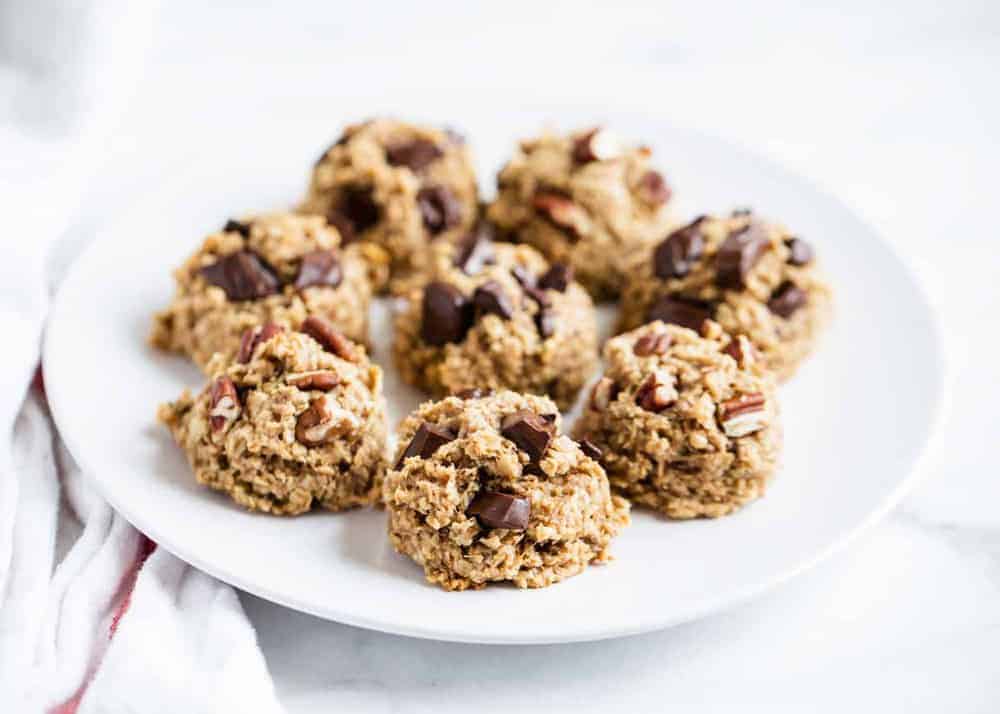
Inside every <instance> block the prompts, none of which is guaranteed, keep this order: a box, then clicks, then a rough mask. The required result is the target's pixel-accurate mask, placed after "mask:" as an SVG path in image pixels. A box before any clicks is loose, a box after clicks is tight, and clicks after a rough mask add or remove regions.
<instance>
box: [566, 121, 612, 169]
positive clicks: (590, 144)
mask: <svg viewBox="0 0 1000 714" xmlns="http://www.w3.org/2000/svg"><path fill="white" fill-rule="evenodd" d="M623 153H625V149H624V147H623V146H622V142H621V141H620V140H619V139H618V137H617V136H615V135H614V134H613V133H611V132H610V131H608V130H607V129H602V128H601V127H595V128H594V129H591V130H590V131H588V132H585V133H583V134H580V135H579V136H577V137H576V139H574V141H573V159H574V160H575V161H576V162H578V163H581V164H586V163H589V162H591V161H609V160H611V159H617V158H618V157H619V156H621V155H622V154H623Z"/></svg>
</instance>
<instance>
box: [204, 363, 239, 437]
mask: <svg viewBox="0 0 1000 714" xmlns="http://www.w3.org/2000/svg"><path fill="white" fill-rule="evenodd" d="M210 399H211V407H210V408H209V412H208V416H209V422H210V423H211V426H212V433H213V434H222V433H224V432H226V431H228V430H229V427H230V426H232V425H233V422H234V421H236V420H237V419H239V418H240V414H241V413H242V411H243V407H242V406H241V405H240V395H239V393H238V392H237V391H236V385H235V384H233V380H231V379H230V378H229V377H218V378H216V380H215V381H214V382H212V392H211V395H210Z"/></svg>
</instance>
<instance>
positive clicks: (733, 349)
mask: <svg viewBox="0 0 1000 714" xmlns="http://www.w3.org/2000/svg"><path fill="white" fill-rule="evenodd" d="M723 351H724V352H725V353H726V354H727V355H729V356H730V357H732V358H733V359H734V360H736V364H737V365H739V367H740V368H742V369H747V368H748V367H752V366H753V365H754V364H755V363H756V362H757V351H756V350H755V349H754V348H753V344H751V342H750V339H749V338H748V337H747V336H746V335H737V336H736V337H734V338H733V339H732V340H730V342H729V344H728V345H726V347H725V349H724V350H723Z"/></svg>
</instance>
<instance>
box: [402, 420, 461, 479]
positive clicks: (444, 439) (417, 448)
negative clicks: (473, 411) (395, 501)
mask: <svg viewBox="0 0 1000 714" xmlns="http://www.w3.org/2000/svg"><path fill="white" fill-rule="evenodd" d="M454 440H455V432H453V431H452V430H451V429H449V428H448V427H446V426H437V425H436V424H428V423H427V422H424V423H423V424H421V425H420V428H419V429H417V433H416V434H414V435H413V438H412V439H411V440H410V443H409V444H407V446H406V450H405V451H403V453H402V455H401V456H400V457H399V461H397V462H396V470H397V471H398V470H399V469H400V468H402V466H403V463H404V462H405V461H406V460H407V459H408V458H410V457H411V456H419V457H420V458H421V459H426V458H428V457H430V456H433V455H434V452H435V451H437V450H438V449H439V448H441V447H442V446H444V445H445V444H447V443H448V442H449V441H454Z"/></svg>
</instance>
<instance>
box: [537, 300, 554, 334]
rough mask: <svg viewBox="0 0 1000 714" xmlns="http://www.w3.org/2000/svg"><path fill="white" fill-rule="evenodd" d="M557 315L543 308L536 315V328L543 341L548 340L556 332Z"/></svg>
mask: <svg viewBox="0 0 1000 714" xmlns="http://www.w3.org/2000/svg"><path fill="white" fill-rule="evenodd" d="M556 322H557V321H556V315H555V313H554V312H552V310H551V309H549V308H547V307H543V308H542V309H541V310H539V311H538V313H537V314H536V315H535V327H536V328H538V334H539V335H540V336H541V338H542V339H543V340H547V339H549V338H550V337H552V335H554V334H555V332H556Z"/></svg>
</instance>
